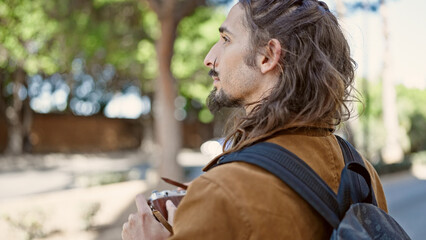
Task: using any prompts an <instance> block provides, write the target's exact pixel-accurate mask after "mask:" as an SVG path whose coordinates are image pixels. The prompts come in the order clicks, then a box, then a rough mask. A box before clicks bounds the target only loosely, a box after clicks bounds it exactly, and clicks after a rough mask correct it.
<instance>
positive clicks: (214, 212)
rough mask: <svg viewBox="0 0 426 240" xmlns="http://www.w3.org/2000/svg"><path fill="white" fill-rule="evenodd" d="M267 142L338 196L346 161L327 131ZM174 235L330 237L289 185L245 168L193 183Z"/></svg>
mask: <svg viewBox="0 0 426 240" xmlns="http://www.w3.org/2000/svg"><path fill="white" fill-rule="evenodd" d="M267 142H272V143H276V144H279V145H281V146H283V147H284V148H286V149H288V150H289V151H291V152H293V153H294V154H296V155H297V156H298V157H299V158H301V159H302V160H304V161H305V162H306V163H307V164H308V165H309V166H310V167H311V168H312V169H313V170H314V171H315V172H316V173H317V174H318V175H319V176H320V177H321V178H322V179H323V180H325V182H326V183H327V184H328V185H329V186H330V187H331V188H332V189H333V190H334V191H335V192H337V189H338V186H339V182H340V173H341V170H342V169H343V167H344V160H343V156H342V152H341V150H340V147H339V144H338V142H337V140H336V138H335V136H334V135H333V134H331V133H330V132H329V131H326V130H324V129H315V128H314V129H309V130H306V129H302V130H297V131H287V132H284V133H282V134H280V135H278V136H275V137H273V138H270V139H268V140H267ZM365 164H366V166H367V169H368V170H369V172H370V175H371V178H372V186H373V188H374V192H375V194H376V199H377V202H378V205H379V207H380V208H382V209H383V210H385V211H387V205H386V200H385V196H384V193H383V189H382V185H381V183H380V180H379V177H378V175H377V173H376V171H375V170H374V168H373V167H372V166H371V164H370V163H369V162H367V161H365ZM210 165H211V164H209V165H208V166H207V167H206V168H207V169H208V168H209V167H210ZM173 229H174V235H173V236H171V237H170V239H173V240H178V239H191V240H192V239H205V240H209V239H211V240H227V239H328V238H329V237H330V235H331V231H332V230H331V228H330V227H329V225H328V224H327V223H326V222H325V220H323V218H322V217H321V216H320V215H319V214H318V213H317V212H316V211H315V210H314V209H313V208H312V207H311V206H310V205H309V204H308V203H307V202H306V201H305V200H303V199H302V198H301V197H300V196H299V195H298V194H297V193H296V192H294V191H293V190H292V189H291V188H290V187H289V186H288V185H286V184H285V183H283V182H282V181H281V180H280V179H278V178H277V177H275V176H274V175H272V174H271V173H269V172H267V171H265V170H263V169H261V168H259V167H257V166H253V165H250V164H247V163H241V162H233V163H229V164H224V165H220V166H218V167H215V168H212V169H211V170H209V171H207V172H206V173H205V174H203V175H201V176H200V177H198V178H197V179H196V180H194V181H193V183H192V184H191V185H190V187H189V188H188V191H187V195H186V196H185V197H184V199H183V200H182V202H181V204H180V205H179V207H178V209H177V212H176V215H175V219H174V225H173Z"/></svg>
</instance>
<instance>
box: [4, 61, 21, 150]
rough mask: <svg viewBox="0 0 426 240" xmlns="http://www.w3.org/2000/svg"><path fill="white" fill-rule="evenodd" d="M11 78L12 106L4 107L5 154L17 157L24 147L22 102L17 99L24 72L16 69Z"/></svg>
mask: <svg viewBox="0 0 426 240" xmlns="http://www.w3.org/2000/svg"><path fill="white" fill-rule="evenodd" d="M13 77H14V79H13V80H14V81H13V95H12V105H11V106H8V107H6V122H7V127H8V129H7V132H8V145H7V147H6V151H5V153H6V154H12V155H18V154H22V152H23V147H24V133H25V130H24V126H23V122H22V106H23V101H22V100H21V98H20V97H19V91H20V89H21V88H22V87H23V86H24V81H25V72H24V71H23V70H22V69H19V68H18V69H17V70H16V71H15V73H14V74H13Z"/></svg>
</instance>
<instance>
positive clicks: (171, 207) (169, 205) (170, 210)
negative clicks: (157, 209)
mask: <svg viewBox="0 0 426 240" xmlns="http://www.w3.org/2000/svg"><path fill="white" fill-rule="evenodd" d="M166 208H167V215H168V219H167V222H169V224H170V225H172V226H173V219H174V218H175V212H176V209H177V208H176V206H175V205H174V204H173V202H172V201H170V200H167V201H166Z"/></svg>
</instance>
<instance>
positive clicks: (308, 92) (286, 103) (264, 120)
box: [224, 0, 355, 152]
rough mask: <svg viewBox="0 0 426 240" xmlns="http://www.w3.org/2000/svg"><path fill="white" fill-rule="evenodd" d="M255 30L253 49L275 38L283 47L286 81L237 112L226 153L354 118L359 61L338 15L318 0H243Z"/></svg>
mask: <svg viewBox="0 0 426 240" xmlns="http://www.w3.org/2000/svg"><path fill="white" fill-rule="evenodd" d="M240 4H242V6H243V7H244V9H245V12H246V14H245V21H244V22H245V25H246V27H247V28H248V29H249V30H250V41H251V48H252V50H253V51H251V52H252V54H250V55H249V56H247V58H246V63H247V64H248V65H249V66H252V67H256V66H255V62H254V59H255V55H256V54H257V53H259V52H260V51H261V49H264V46H266V45H267V43H268V41H269V40H270V39H273V38H274V39H277V40H278V41H279V42H280V43H281V46H282V53H281V58H280V60H279V68H280V70H281V74H280V80H279V81H278V82H277V85H276V86H275V87H274V89H273V90H272V91H271V93H270V94H269V95H268V96H267V97H265V98H263V99H262V100H260V101H259V102H256V103H252V104H253V106H254V107H253V110H252V111H251V112H250V113H248V114H247V115H242V116H239V117H236V118H235V119H234V121H233V126H231V127H230V128H229V129H228V134H227V137H226V138H225V144H224V149H225V146H229V145H230V146H231V147H230V149H228V150H227V151H225V152H229V151H235V150H239V149H241V148H243V147H245V146H247V145H251V144H252V143H254V142H256V141H259V140H261V136H263V137H262V138H264V137H265V136H270V135H271V134H273V133H274V132H276V131H277V130H278V129H283V128H286V127H290V126H293V125H294V124H297V125H299V126H300V125H305V126H321V127H326V128H330V129H335V127H336V126H337V125H339V124H340V123H341V122H342V121H345V120H347V119H349V117H350V112H351V111H350V109H349V108H348V105H347V104H348V102H350V95H351V92H352V90H353V89H354V88H353V83H354V67H355V62H354V61H353V59H352V58H351V57H350V49H349V45H348V42H347V41H346V39H345V37H344V35H343V33H342V30H341V29H340V26H339V23H338V21H337V19H336V17H335V16H334V15H333V14H332V13H331V12H330V11H329V9H328V6H327V5H326V4H325V3H324V2H321V1H316V0H251V1H250V0H240Z"/></svg>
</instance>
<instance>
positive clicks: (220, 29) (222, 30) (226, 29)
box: [219, 26, 234, 35]
mask: <svg viewBox="0 0 426 240" xmlns="http://www.w3.org/2000/svg"><path fill="white" fill-rule="evenodd" d="M219 32H221V33H228V34H229V35H234V34H232V32H231V31H229V29H228V28H226V27H224V26H221V27H220V28H219Z"/></svg>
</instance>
